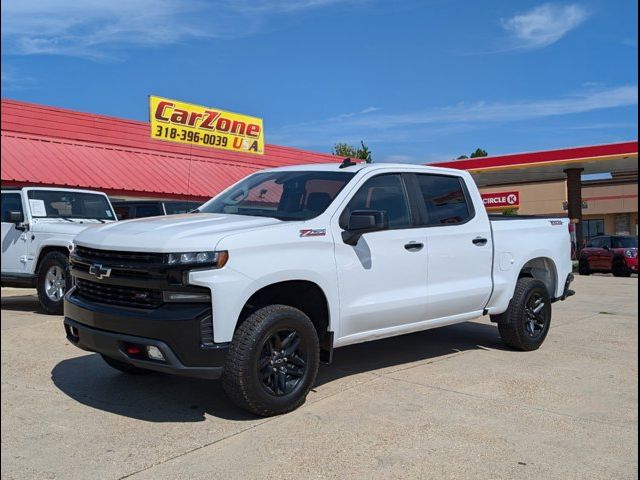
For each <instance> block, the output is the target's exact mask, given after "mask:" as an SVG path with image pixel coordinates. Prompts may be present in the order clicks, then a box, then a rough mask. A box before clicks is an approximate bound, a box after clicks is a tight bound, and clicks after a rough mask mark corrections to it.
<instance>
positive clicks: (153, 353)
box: [147, 345, 164, 362]
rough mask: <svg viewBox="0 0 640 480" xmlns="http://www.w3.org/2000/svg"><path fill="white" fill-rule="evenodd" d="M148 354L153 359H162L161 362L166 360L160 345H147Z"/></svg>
mask: <svg viewBox="0 0 640 480" xmlns="http://www.w3.org/2000/svg"><path fill="white" fill-rule="evenodd" d="M147 356H148V357H149V358H150V359H151V360H160V361H161V362H164V355H163V354H162V352H161V351H160V349H159V348H158V347H154V346H153V345H147Z"/></svg>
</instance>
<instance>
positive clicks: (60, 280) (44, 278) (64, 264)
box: [37, 251, 71, 315]
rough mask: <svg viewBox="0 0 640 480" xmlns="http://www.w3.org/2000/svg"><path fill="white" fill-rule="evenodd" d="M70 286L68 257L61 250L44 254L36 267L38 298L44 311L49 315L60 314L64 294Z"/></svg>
mask: <svg viewBox="0 0 640 480" xmlns="http://www.w3.org/2000/svg"><path fill="white" fill-rule="evenodd" d="M70 287H71V275H70V273H69V258H68V257H67V256H66V255H65V254H64V253H62V252H57V251H53V252H49V253H47V254H45V256H44V257H43V258H42V260H41V262H40V266H39V268H38V281H37V290H38V300H40V305H42V308H43V309H44V311H45V312H46V313H48V314H50V315H61V314H62V310H63V307H64V294H65V293H66V292H67V290H69V288H70Z"/></svg>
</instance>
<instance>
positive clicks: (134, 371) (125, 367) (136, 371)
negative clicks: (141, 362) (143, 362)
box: [100, 354, 153, 375]
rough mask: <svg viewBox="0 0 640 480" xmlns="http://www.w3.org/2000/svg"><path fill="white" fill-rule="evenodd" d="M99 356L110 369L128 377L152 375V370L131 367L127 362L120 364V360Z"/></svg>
mask: <svg viewBox="0 0 640 480" xmlns="http://www.w3.org/2000/svg"><path fill="white" fill-rule="evenodd" d="M100 356H101V357H102V359H103V360H104V361H105V363H106V364H107V365H109V366H110V367H111V368H115V369H116V370H119V371H121V372H122V373H127V374H129V375H146V374H148V373H153V371H152V370H147V369H146V368H140V367H136V366H135V365H131V364H130V363H127V362H121V361H120V360H116V359H115V358H111V357H107V356H106V355H102V354H100Z"/></svg>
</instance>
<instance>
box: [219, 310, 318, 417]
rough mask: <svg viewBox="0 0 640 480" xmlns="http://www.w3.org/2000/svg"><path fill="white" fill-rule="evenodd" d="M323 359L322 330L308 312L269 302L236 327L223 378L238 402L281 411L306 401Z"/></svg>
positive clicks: (257, 409) (271, 411)
mask: <svg viewBox="0 0 640 480" xmlns="http://www.w3.org/2000/svg"><path fill="white" fill-rule="evenodd" d="M319 361H320V346H319V341H318V334H317V333H316V329H315V327H314V325H313V323H312V322H311V320H309V317H307V315H305V314H304V313H303V312H301V311H300V310H298V309H296V308H293V307H289V306H287V305H269V306H267V307H264V308H261V309H259V310H256V311H255V312H254V313H253V314H252V315H251V316H249V317H248V318H247V319H246V320H245V321H244V322H243V323H242V324H241V325H240V327H238V329H237V330H236V332H235V334H234V335H233V340H232V341H231V345H230V347H229V353H228V355H227V359H226V362H225V366H224V374H223V377H222V382H223V386H224V389H225V391H226V393H227V395H228V396H229V398H230V399H231V400H232V401H233V402H234V403H235V404H236V405H238V406H239V407H241V408H243V409H245V410H248V411H250V412H253V413H255V414H257V415H261V416H270V415H278V414H281V413H286V412H289V411H291V410H294V409H296V408H298V407H299V406H300V405H302V404H303V403H304V401H305V399H306V397H307V394H308V393H309V390H310V389H311V387H312V386H313V384H314V382H315V379H316V375H317V373H318V365H319Z"/></svg>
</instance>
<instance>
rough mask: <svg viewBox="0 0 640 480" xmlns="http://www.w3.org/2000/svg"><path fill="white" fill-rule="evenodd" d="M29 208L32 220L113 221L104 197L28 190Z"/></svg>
mask: <svg viewBox="0 0 640 480" xmlns="http://www.w3.org/2000/svg"><path fill="white" fill-rule="evenodd" d="M27 197H28V198H29V208H30V210H31V216H32V217H34V218H65V219H72V218H84V219H96V220H114V219H115V217H114V215H113V211H112V210H111V205H109V202H108V201H107V198H106V197H105V196H104V195H101V194H97V193H86V192H68V191H63V190H29V192H28V193H27Z"/></svg>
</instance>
